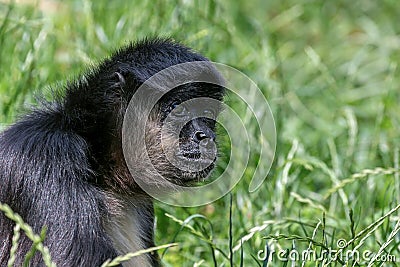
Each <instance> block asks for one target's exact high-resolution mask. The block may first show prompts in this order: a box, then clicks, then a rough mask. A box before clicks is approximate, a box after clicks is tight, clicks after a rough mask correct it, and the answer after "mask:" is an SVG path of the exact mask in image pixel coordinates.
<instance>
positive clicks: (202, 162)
mask: <svg viewBox="0 0 400 267" xmlns="http://www.w3.org/2000/svg"><path fill="white" fill-rule="evenodd" d="M178 158H179V162H180V165H181V166H184V167H183V168H182V167H180V168H178V171H177V173H176V174H177V175H176V177H174V182H176V181H177V180H178V181H179V184H183V185H192V184H193V183H200V182H205V181H206V180H208V179H209V177H210V176H211V173H212V170H213V169H214V167H215V162H216V160H217V157H214V158H203V157H200V156H199V154H192V153H190V154H188V153H183V154H181V155H178Z"/></svg>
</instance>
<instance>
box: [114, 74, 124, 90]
mask: <svg viewBox="0 0 400 267" xmlns="http://www.w3.org/2000/svg"><path fill="white" fill-rule="evenodd" d="M113 78H114V79H115V83H114V85H113V86H114V87H120V88H122V87H123V86H124V85H125V78H124V76H123V75H122V74H121V73H120V72H117V71H116V72H114V76H113Z"/></svg>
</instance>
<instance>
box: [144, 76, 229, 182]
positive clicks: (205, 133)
mask: <svg viewBox="0 0 400 267" xmlns="http://www.w3.org/2000/svg"><path fill="white" fill-rule="evenodd" d="M221 90H222V89H221V88H219V87H217V86H212V85H207V84H204V83H203V84H201V83H198V84H188V85H184V86H180V87H178V88H176V89H174V90H171V91H170V92H168V93H167V94H166V95H165V96H164V97H163V98H162V99H161V100H160V101H159V105H158V108H157V109H156V110H157V113H158V116H154V117H155V118H157V119H156V124H157V127H156V128H157V129H158V133H157V135H156V136H157V137H156V140H154V134H150V135H148V136H150V137H152V136H153V140H151V138H150V139H148V140H147V142H146V145H147V146H148V149H150V150H152V152H151V153H149V154H150V159H151V161H152V164H153V165H154V166H155V168H156V169H157V171H158V172H159V173H160V174H161V175H162V176H163V177H164V178H166V179H168V180H169V181H171V182H173V183H175V184H186V183H190V182H194V181H198V182H199V181H202V180H204V179H205V178H207V177H208V175H209V174H210V172H211V171H212V169H213V168H214V165H215V161H216V159H217V145H216V134H215V126H216V118H217V115H218V113H219V112H220V109H221V107H220V100H221V98H222V91H221ZM149 130H150V129H149ZM154 150H156V151H157V152H156V153H154V152H155V151H154ZM154 155H156V156H154Z"/></svg>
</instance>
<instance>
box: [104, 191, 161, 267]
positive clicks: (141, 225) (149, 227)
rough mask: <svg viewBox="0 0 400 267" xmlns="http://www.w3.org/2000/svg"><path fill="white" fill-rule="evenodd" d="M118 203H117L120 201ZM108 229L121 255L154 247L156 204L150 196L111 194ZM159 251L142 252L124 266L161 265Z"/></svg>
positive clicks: (105, 224) (145, 266) (106, 225)
mask: <svg viewBox="0 0 400 267" xmlns="http://www.w3.org/2000/svg"><path fill="white" fill-rule="evenodd" d="M117 203H118V204H117ZM109 205H112V206H113V207H112V208H109V210H111V214H110V215H109V216H110V217H109V219H108V220H107V221H106V222H104V226H105V230H106V232H107V234H108V236H109V237H110V239H111V240H112V242H113V245H114V248H115V249H116V250H117V252H118V254H119V255H125V254H127V253H130V252H137V251H139V250H142V249H146V248H149V247H153V246H154V242H153V224H154V212H153V203H152V201H151V199H150V198H149V197H148V196H145V195H138V196H136V197H133V196H129V197H120V196H119V197H112V198H110V201H109ZM157 262H158V258H157V255H156V254H149V253H147V254H143V255H140V256H138V257H134V258H133V259H131V260H129V261H127V262H124V264H123V265H124V266H143V267H147V266H149V267H150V266H158V263H157Z"/></svg>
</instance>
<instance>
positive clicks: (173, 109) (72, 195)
mask: <svg viewBox="0 0 400 267" xmlns="http://www.w3.org/2000/svg"><path fill="white" fill-rule="evenodd" d="M198 61H201V62H209V61H208V59H207V58H205V57H204V56H202V55H200V54H198V53H196V52H194V51H192V50H191V49H189V48H187V47H185V46H183V45H181V44H179V43H177V42H175V41H172V40H170V39H159V38H155V39H145V40H141V41H138V42H134V43H131V44H129V45H127V46H125V47H123V48H121V49H119V50H117V51H116V52H114V54H112V55H111V56H110V57H108V58H106V59H104V60H103V61H101V62H100V63H99V64H98V65H97V66H95V67H92V68H90V69H89V70H88V71H86V73H84V75H82V78H80V79H76V80H73V81H70V82H67V83H66V84H65V85H64V86H63V88H61V90H60V91H61V92H62V93H60V94H59V95H58V96H57V97H55V100H53V101H51V102H50V101H42V102H43V103H41V104H40V105H39V107H37V108H34V109H32V110H31V111H30V113H28V114H26V115H24V116H23V117H21V119H20V120H19V121H17V122H16V123H15V124H13V125H11V126H10V127H8V128H7V129H6V130H5V131H3V132H2V133H0V202H1V203H6V204H8V205H9V206H10V207H11V208H12V209H13V210H14V211H15V212H17V213H18V214H20V215H21V217H22V218H23V219H24V221H25V222H26V223H28V224H29V225H30V226H32V229H33V230H34V232H36V233H39V232H40V230H41V229H42V227H43V226H45V227H46V229H47V231H46V238H45V241H44V245H45V246H47V247H48V248H49V251H50V254H51V257H52V260H53V261H54V262H55V263H56V264H57V266H65V267H67V266H68V267H70V266H100V265H101V264H102V263H103V262H104V261H106V260H107V259H112V258H114V257H116V256H118V255H122V254H125V253H128V252H135V251H138V250H141V249H145V248H149V247H152V246H154V241H153V221H154V213H153V201H152V198H151V197H150V196H149V195H148V194H147V193H146V192H145V191H144V190H142V188H141V187H140V186H138V183H137V182H136V180H135V179H141V181H143V182H144V183H147V182H149V183H150V182H151V181H153V180H154V179H157V178H154V177H149V176H151V175H152V173H151V172H149V173H146V172H145V171H143V173H142V172H137V173H132V172H130V171H129V168H128V167H127V164H126V161H125V159H124V154H123V148H122V144H121V143H122V141H121V140H122V127H123V121H124V116H125V112H126V110H127V107H128V105H129V102H130V100H131V99H132V97H133V95H134V94H135V92H136V91H137V90H138V88H139V87H140V86H141V85H143V84H144V82H145V81H146V80H148V79H149V78H150V77H152V76H153V75H154V74H156V73H157V72H159V71H162V70H164V69H166V68H168V67H171V66H175V65H177V64H180V63H185V62H198ZM187 71H188V72H191V71H192V70H190V69H188V70H187ZM208 75H211V76H213V77H214V79H215V80H220V79H222V78H221V75H220V74H219V73H218V71H217V70H216V69H212V68H211V71H210V70H209V71H208ZM223 96H224V89H223V87H222V86H219V85H215V84H210V83H205V82H196V83H195V82H189V83H185V84H183V85H180V86H178V87H176V88H173V89H172V90H170V91H168V92H167V93H165V94H164V95H163V96H162V97H161V99H159V100H158V101H157V103H156V105H155V106H154V107H153V109H152V110H151V112H150V115H149V118H148V120H149V123H148V124H146V125H150V126H149V127H147V128H146V130H145V131H146V145H147V147H148V153H149V158H150V159H151V163H152V164H153V165H154V168H155V170H156V171H157V172H158V173H159V174H161V175H162V177H164V178H165V181H169V182H172V183H173V184H177V185H189V184H191V183H192V182H193V181H199V180H202V179H205V178H207V176H208V175H209V174H210V172H211V171H212V169H213V167H214V162H215V157H216V156H215V155H216V154H215V153H214V152H213V153H209V154H211V155H212V157H211V158H209V159H207V160H206V162H208V166H207V168H204V169H202V170H201V171H187V170H181V169H180V168H179V166H176V165H174V164H172V163H171V162H170V161H169V160H168V158H167V156H166V154H167V153H169V152H171V151H173V154H175V155H176V156H177V157H178V158H181V159H184V160H185V161H186V162H189V163H194V164H195V165H196V164H200V163H202V162H203V161H204V159H201V157H200V154H201V153H200V151H201V150H203V151H204V150H206V151H207V150H212V149H215V148H213V146H210V143H214V142H215V125H216V122H215V119H213V118H211V117H209V116H202V115H201V116H199V117H196V118H193V119H189V120H185V122H184V123H182V124H183V126H182V127H181V130H180V132H179V134H178V137H176V138H175V139H174V138H170V139H168V140H170V142H169V141H167V144H166V145H165V144H164V145H161V137H160V136H161V135H160V132H161V128H162V126H163V124H164V121H165V120H166V118H167V117H168V116H169V118H170V120H172V121H173V122H177V123H178V124H179V123H180V122H181V120H182V118H183V117H184V116H182V115H184V114H188V113H190V112H192V111H193V112H196V113H199V112H200V113H201V112H202V110H201V109H202V107H198V106H196V105H186V106H185V105H183V103H185V101H186V102H187V101H190V100H193V99H195V98H199V97H208V98H212V99H215V100H218V101H222V100H223ZM178 107H179V108H178ZM194 109H195V110H194ZM203 109H204V107H203ZM205 112H209V110H208V108H207V110H205ZM215 113H216V114H217V113H218V107H216V108H215ZM216 114H213V116H214V115H216ZM133 129H135V128H134V127H133ZM132 134H135V133H132ZM172 139H174V141H171V140H172ZM176 147H178V149H176ZM168 151H169V152H168ZM203 163H204V162H203ZM136 164H137V166H136V167H137V169H138V170H140V169H142V170H145V168H146V166H142V168H141V166H140V165H141V162H140V161H139V162H137V163H136ZM153 182H154V181H153ZM159 183H160V184H161V186H162V183H163V181H159ZM13 227H14V223H13V222H12V221H11V220H9V219H8V218H6V217H5V216H4V215H3V214H0V244H1V245H0V266H6V265H7V261H8V260H9V256H10V249H11V246H12V236H13ZM31 246H32V242H31V241H30V240H29V239H28V238H27V236H26V235H25V234H24V233H21V237H20V241H19V245H18V249H17V252H16V261H15V265H16V266H21V265H22V263H23V261H24V257H25V255H26V254H27V253H28V251H29V250H30V248H31ZM43 265H44V263H43V260H42V257H41V255H40V254H39V253H36V254H35V255H34V256H33V258H32V259H31V266H43ZM123 266H139V267H145V266H160V262H159V258H158V256H157V253H148V254H144V255H141V256H138V257H134V258H133V259H131V260H130V261H127V262H124V263H123Z"/></svg>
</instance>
